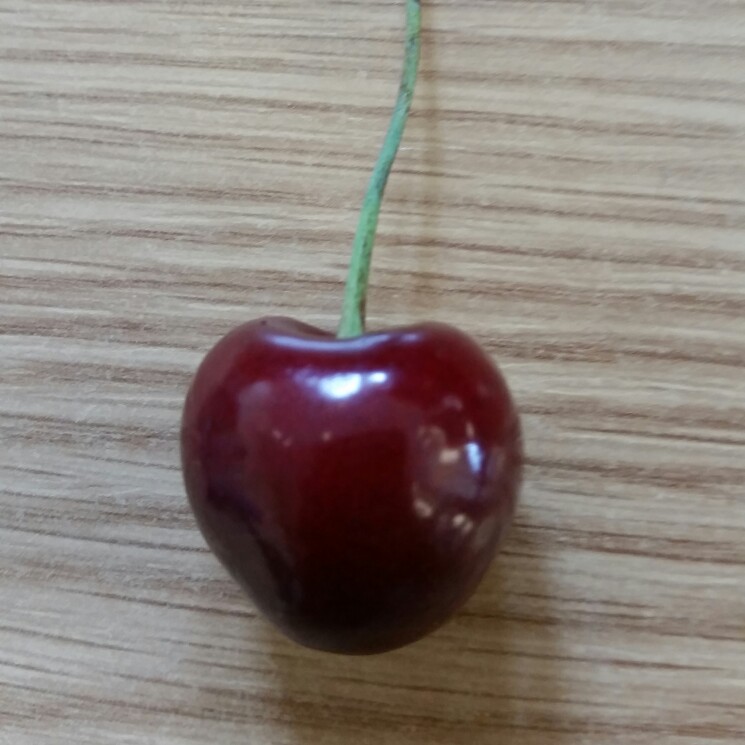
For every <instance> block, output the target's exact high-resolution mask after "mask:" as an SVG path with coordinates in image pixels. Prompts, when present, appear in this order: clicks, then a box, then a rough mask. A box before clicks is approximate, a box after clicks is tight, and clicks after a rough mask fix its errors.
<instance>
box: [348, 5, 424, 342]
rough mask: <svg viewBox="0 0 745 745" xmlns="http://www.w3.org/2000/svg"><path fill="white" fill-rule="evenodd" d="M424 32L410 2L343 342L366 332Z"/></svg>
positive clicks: (358, 239)
mask: <svg viewBox="0 0 745 745" xmlns="http://www.w3.org/2000/svg"><path fill="white" fill-rule="evenodd" d="M421 31H422V7H421V0H406V59H405V62H404V71H403V74H402V76H401V87H400V89H399V92H398V99H397V100H396V106H395V108H394V110H393V117H392V118H391V123H390V126H389V128H388V134H387V135H386V137H385V141H384V142H383V147H382V149H381V151H380V156H379V157H378V162H377V163H376V165H375V169H374V170H373V173H372V177H371V179H370V185H369V186H368V188H367V194H366V195H365V200H364V202H363V203H362V211H361V213H360V219H359V223H358V226H357V234H356V235H355V238H354V245H353V248H352V261H351V263H350V266H349V277H348V279H347V287H346V290H345V293H344V305H343V306H342V315H341V323H340V325H339V338H342V339H344V338H348V337H352V336H359V335H360V334H364V333H365V306H366V300H367V285H368V282H369V279H370V262H371V260H372V252H373V246H374V245H375V234H376V232H377V230H378V218H379V216H380V206H381V204H382V202H383V195H384V194H385V187H386V185H387V184H388V177H389V176H390V175H391V169H392V168H393V162H394V161H395V160H396V155H397V154H398V148H399V146H400V145H401V140H402V138H403V134H404V129H405V128H406V122H407V120H408V118H409V111H410V110H411V101H412V99H413V98H414V88H415V86H416V78H417V72H418V70H419V57H420V54H421V46H422V41H421Z"/></svg>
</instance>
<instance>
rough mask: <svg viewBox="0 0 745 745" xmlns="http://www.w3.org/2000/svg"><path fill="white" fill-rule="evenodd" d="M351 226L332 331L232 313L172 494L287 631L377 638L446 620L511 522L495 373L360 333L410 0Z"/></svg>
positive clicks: (509, 428)
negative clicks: (385, 125)
mask: <svg viewBox="0 0 745 745" xmlns="http://www.w3.org/2000/svg"><path fill="white" fill-rule="evenodd" d="M406 8H407V29H408V34H407V45H406V61H405V64H404V72H403V77H402V82H401V88H400V91H399V97H398V100H397V103H396V107H395V110H394V113H393V118H392V121H391V126H390V129H389V131H388V135H387V136H386V139H385V142H384V144H383V149H382V152H381V155H380V159H379V161H378V163H377V165H376V168H375V170H374V171H373V176H372V179H371V181H370V186H369V188H368V192H367V195H366V197H365V201H364V203H363V207H362V213H361V216H360V223H359V227H358V230H357V234H356V237H355V242H354V248H353V253H352V262H351V266H350V272H349V280H348V283H347V289H346V293H345V298H344V306H343V311H342V318H341V324H340V327H339V333H338V337H334V336H332V335H331V334H329V333H326V332H324V331H321V330H319V329H316V328H313V327H311V326H308V325H306V324H303V323H300V322H298V321H294V320H291V319H283V318H265V319H261V320H257V321H252V322H250V323H247V324H245V325H243V326H241V327H240V328H238V329H236V330H234V331H233V332H231V333H229V334H228V335H227V336H226V337H225V338H223V339H222V340H221V341H220V342H219V343H218V344H217V345H216V346H215V347H214V349H213V350H212V351H211V352H210V353H209V354H208V355H207V357H206V359H205V360H204V362H203V363H202V365H201V367H200V368H199V370H198V372H197V375H196V377H195V379H194V381H193V383H192V386H191V389H190V391H189V394H188V397H187V401H186V406H185V409H184V415H183V424H182V435H181V449H182V460H183V470H184V479H185V484H186V491H187V493H188V496H189V500H190V503H191V506H192V508H193V510H194V513H195V515H196V517H197V521H198V523H199V525H200V527H201V529H202V531H203V533H204V535H205V537H206V539H207V542H208V543H209V545H210V546H211V547H212V549H213V550H214V552H215V554H216V555H217V556H218V557H219V559H220V560H221V561H222V562H223V564H224V565H225V566H226V567H227V568H228V570H229V571H230V572H231V573H232V574H233V576H234V577H235V578H236V579H237V580H238V581H239V582H240V583H241V585H242V586H243V587H244V588H245V589H246V591H247V592H248V594H249V595H250V596H251V597H252V598H253V599H254V601H255V602H256V604H257V606H258V607H259V609H260V610H261V611H263V613H264V614H265V615H266V616H268V617H269V618H270V619H271V620H272V621H274V623H275V624H276V625H277V626H278V627H279V628H280V629H282V630H283V631H284V632H285V633H286V634H287V635H288V636H290V637H292V638H293V639H295V640H297V641H298V642H300V643H302V644H306V645H308V646H311V647H316V648H319V649H324V650H328V651H332V652H340V653H347V654H366V653H374V652H383V651H386V650H389V649H393V648H395V647H398V646H401V645H404V644H407V643H409V642H412V641H414V640H416V639H418V638H419V637H421V636H422V635H424V634H426V633H428V632H429V631H431V630H432V629H434V628H436V627H437V626H439V625H440V624H442V623H443V622H444V621H446V620H447V619H448V618H449V617H450V615H451V614H452V613H454V612H455V611H456V610H457V608H459V607H460V606H461V605H462V604H463V603H464V602H465V601H466V599H467V598H468V597H469V596H470V595H471V593H472V592H473V591H474V589H475V588H476V586H477V584H478V583H479V581H480V579H481V578H482V576H483V575H484V572H485V571H486V569H487V568H488V566H489V564H490V562H491V560H492V559H493V557H494V555H495V553H496V551H497V549H498V546H499V543H500V541H501V539H502V537H503V535H504V532H505V529H506V528H507V526H508V525H509V523H510V520H511V519H512V515H513V512H514V509H515V502H516V499H517V493H518V489H519V484H520V477H521V470H522V444H521V439H520V425H519V421H518V415H517V412H516V410H515V407H514V404H513V402H512V399H511V397H510V394H509V391H508V389H507V385H506V383H505V382H504V379H503V378H502V376H501V375H500V373H499V372H498V370H497V369H496V367H495V366H494V365H493V363H492V362H491V360H490V359H489V357H488V356H487V355H486V354H485V353H484V352H483V351H482V350H481V349H480V348H479V346H478V345H477V344H476V343H475V342H474V341H472V340H471V339H470V338H469V337H468V336H466V335H465V334H463V333H462V332H460V331H457V330H456V329H454V328H451V327H450V326H446V325H442V324H433V323H425V324H421V325H416V326H409V327H403V328H396V329H391V330H387V331H380V332H375V333H366V332H365V299H366V292H367V285H368V278H369V273H370V260H371V256H372V250H373V244H374V239H375V232H376V228H377V223H378V217H379V213H380V206H381V201H382V197H383V193H384V191H385V187H386V183H387V181H388V177H389V175H390V172H391V168H392V166H393V162H394V160H395V157H396V153H397V151H398V147H399V144H400V142H401V138H402V136H403V131H404V127H405V124H406V120H407V117H408V114H409V109H410V107H411V100H412V96H413V91H414V83H415V80H416V72H417V68H418V62H419V56H420V36H421V35H420V29H421V7H420V0H406Z"/></svg>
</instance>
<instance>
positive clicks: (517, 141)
mask: <svg viewBox="0 0 745 745" xmlns="http://www.w3.org/2000/svg"><path fill="white" fill-rule="evenodd" d="M401 22H402V4H401V3H400V2H396V1H394V0H385V2H374V3H371V2H365V1H364V0H346V1H345V2H340V1H338V0H337V2H331V0H313V2H311V1H310V0H274V1H273V2H258V1H253V2H244V1H243V0H241V1H239V0H199V1H197V0H181V1H179V2H176V0H148V1H147V2H145V1H144V0H130V1H129V2H121V1H116V0H0V332H1V333H2V336H1V337H0V437H1V438H2V446H1V447H0V609H1V612H0V743H2V744H3V745H6V744H7V745H47V744H52V743H54V744H55V745H57V744H59V745H66V744H68V743H69V744H72V743H74V744H75V745H87V744H89V745H94V744H95V745H104V744H105V745H114V744H116V745H124V744H125V743H138V745H145V744H147V743H158V745H176V744H177V743H178V744H181V743H184V744H186V743H200V744H202V743H205V742H216V743H220V744H221V745H234V744H236V745H237V744H238V743H240V744H241V745H244V744H245V743H250V745H285V744H286V745H311V744H312V745H349V744H350V743H355V745H380V744H385V745H461V744H462V745H466V744H467V745H487V744H488V745H549V744H550V745H616V744H617V745H642V744H643V745H646V744H649V745H659V744H660V743H669V744H670V745H683V744H684V743H685V744H686V745H690V744H691V743H728V744H730V743H731V744H732V745H734V744H735V743H742V742H744V741H745V461H744V459H743V453H744V452H745V451H744V450H743V446H745V427H744V426H743V425H744V424H745V374H744V372H743V366H744V365H745V191H744V188H745V147H743V143H744V142H745V139H744V138H745V67H744V66H743V59H744V57H743V55H744V54H745V3H744V2H742V0H705V1H702V0H645V2H640V1H639V0H595V2H583V1H582V0H576V1H574V2H573V1H572V0H564V1H562V0H520V2H516V1H515V2H510V1H509V0H508V1H504V2H502V1H500V2H497V1H496V0H472V1H471V2H468V3H466V2H463V0H437V1H433V0H430V1H429V2H427V3H425V25H426V29H427V31H426V35H425V51H424V60H423V74H422V80H421V86H420V88H419V91H418V94H417V98H416V101H415V103H414V108H415V114H414V117H413V120H412V122H411V126H410V129H409V130H408V134H407V139H406V143H405V147H404V149H403V152H402V153H401V158H400V160H399V162H398V165H397V167H396V169H395V173H394V177H393V179H392V183H391V190H390V194H389V200H388V202H387V206H386V208H385V214H384V216H383V220H382V225H381V236H380V242H379V249H378V253H377V257H376V262H375V269H374V274H373V285H374V287H373V291H372V293H371V297H370V313H371V317H370V322H371V325H373V326H381V325H388V324H397V323H401V322H405V321H410V320H416V319H425V318H434V319H439V320H446V321H449V322H452V323H455V324H457V325H459V326H461V327H463V328H464V329H466V330H467V331H469V332H470V333H472V334H474V335H475V336H476V337H477V338H478V339H479V340H480V341H481V342H483V343H484V344H485V345H486V347H487V348H488V349H489V350H490V351H491V352H492V353H493V354H494V355H495V357H496V358H498V359H499V361H500V363H501V364H502V365H503V367H504V369H505V370H506V372H507V374H508V375H509V378H510V381H511V384H512V386H513V388H514V390H515V392H516V395H517V398H518V399H519V402H520V405H521V407H522V410H523V412H524V417H525V425H526V436H527V445H528V450H529V459H530V467H529V470H528V474H527V484H526V488H525V493H524V500H523V503H522V508H521V511H520V515H519V519H518V524H517V526H516V528H515V529H514V531H513V532H512V534H511V537H510V539H509V541H508V544H507V546H506V549H505V551H504V554H503V556H502V557H501V560H500V562H499V563H498V566H497V567H496V568H495V570H494V571H493V572H492V573H491V574H490V576H489V577H488V579H487V581H486V582H485V583H484V586H483V587H482V589H481V590H480V592H479V593H478V595H477V596H476V597H475V598H474V599H473V601H472V602H471V603H470V604H469V606H468V607H467V608H466V610H465V612H463V613H462V614H461V615H460V616H458V618H456V619H455V620H454V621H453V622H452V623H450V624H449V625H448V626H446V627H445V628H444V629H442V630H441V631H440V632H439V633H437V634H435V635H434V636H433V637H431V638H430V639H428V640H426V641H424V642H422V643H420V644H418V645H415V646H413V647H410V648H408V649H405V650H402V651H400V652H397V653H394V654H391V655H387V656H383V657H377V658H369V659H355V660H347V659H342V658H336V657H325V656H322V655H318V654H315V653H312V652H306V651H304V650H301V649H298V648H296V647H294V646H292V645H291V644H289V643H287V642H285V641H284V640H282V639H280V638H279V637H278V636H277V635H276V634H275V633H274V632H273V631H272V630H271V629H269V628H268V627H267V626H266V625H265V624H264V622H263V621H262V620H261V619H259V618H257V617H256V615H255V614H254V611H253V609H252V607H251V605H250V603H249V602H248V601H247V600H245V599H244V598H243V597H242V596H241V594H240V593H239V592H238V591H237V590H236V588H235V587H234V585H233V584H232V582H231V581H230V580H229V579H227V578H226V576H225V575H224V573H223V571H222V570H221V569H220V567H219V566H218V565H217V562H216V561H215V560H214V559H213V558H212V556H211V555H210V554H209V552H208V551H207V550H206V549H205V547H204V544H203V542H202V540H201V538H200V535H199V533H198V531H197V529H196V527H195V524H194V522H193V520H192V517H191V515H190V513H189V511H188V509H187V507H186V504H185V500H184V497H183V495H182V488H181V483H180V474H179V466H178V453H177V431H178V420H179V413H180V405H181V401H182V397H183V394H184V391H185V387H186V386H187V384H188V381H189V378H190V375H191V373H192V371H193V370H194V367H195V365H196V364H197V363H198V361H199V359H200V357H201V355H202V354H203V353H204V352H205V351H206V350H207V349H208V348H209V347H210V346H211V344H212V343H213V342H214V341H215V340H216V339H217V337H218V336H219V335H221V334H222V333H224V332H226V331H227V330H228V329H230V328H231V327H232V326H233V325H235V324H237V323H239V322H241V321H243V320H245V319H248V318H251V317H254V316H257V315H261V314H267V313H272V314H277V313H281V314H289V315H296V316H299V317H302V318H303V319H305V320H307V321H309V322H311V323H316V324H319V325H322V326H325V327H328V328H332V327H333V326H334V325H335V323H336V318H337V313H338V307H339V304H340V300H341V291H342V282H343V278H344V270H345V265H346V260H347V255H348V250H349V245H350V243H351V237H352V233H353V230H354V224H355V217H356V211H357V207H358V203H359V200H360V198H361V195H362V192H363V189H364V186H365V183H366V180H367V174H368V171H369V168H370V166H371V164H372V160H373V157H374V154H375V152H376V149H377V146H378V143H379V142H380V139H381V135H382V132H383V130H384V127H385V125H386V122H387V118H388V113H389V107H390V105H391V103H392V100H393V96H394V93H395V88H396V80H397V76H398V70H399V65H400V54H401Z"/></svg>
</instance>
